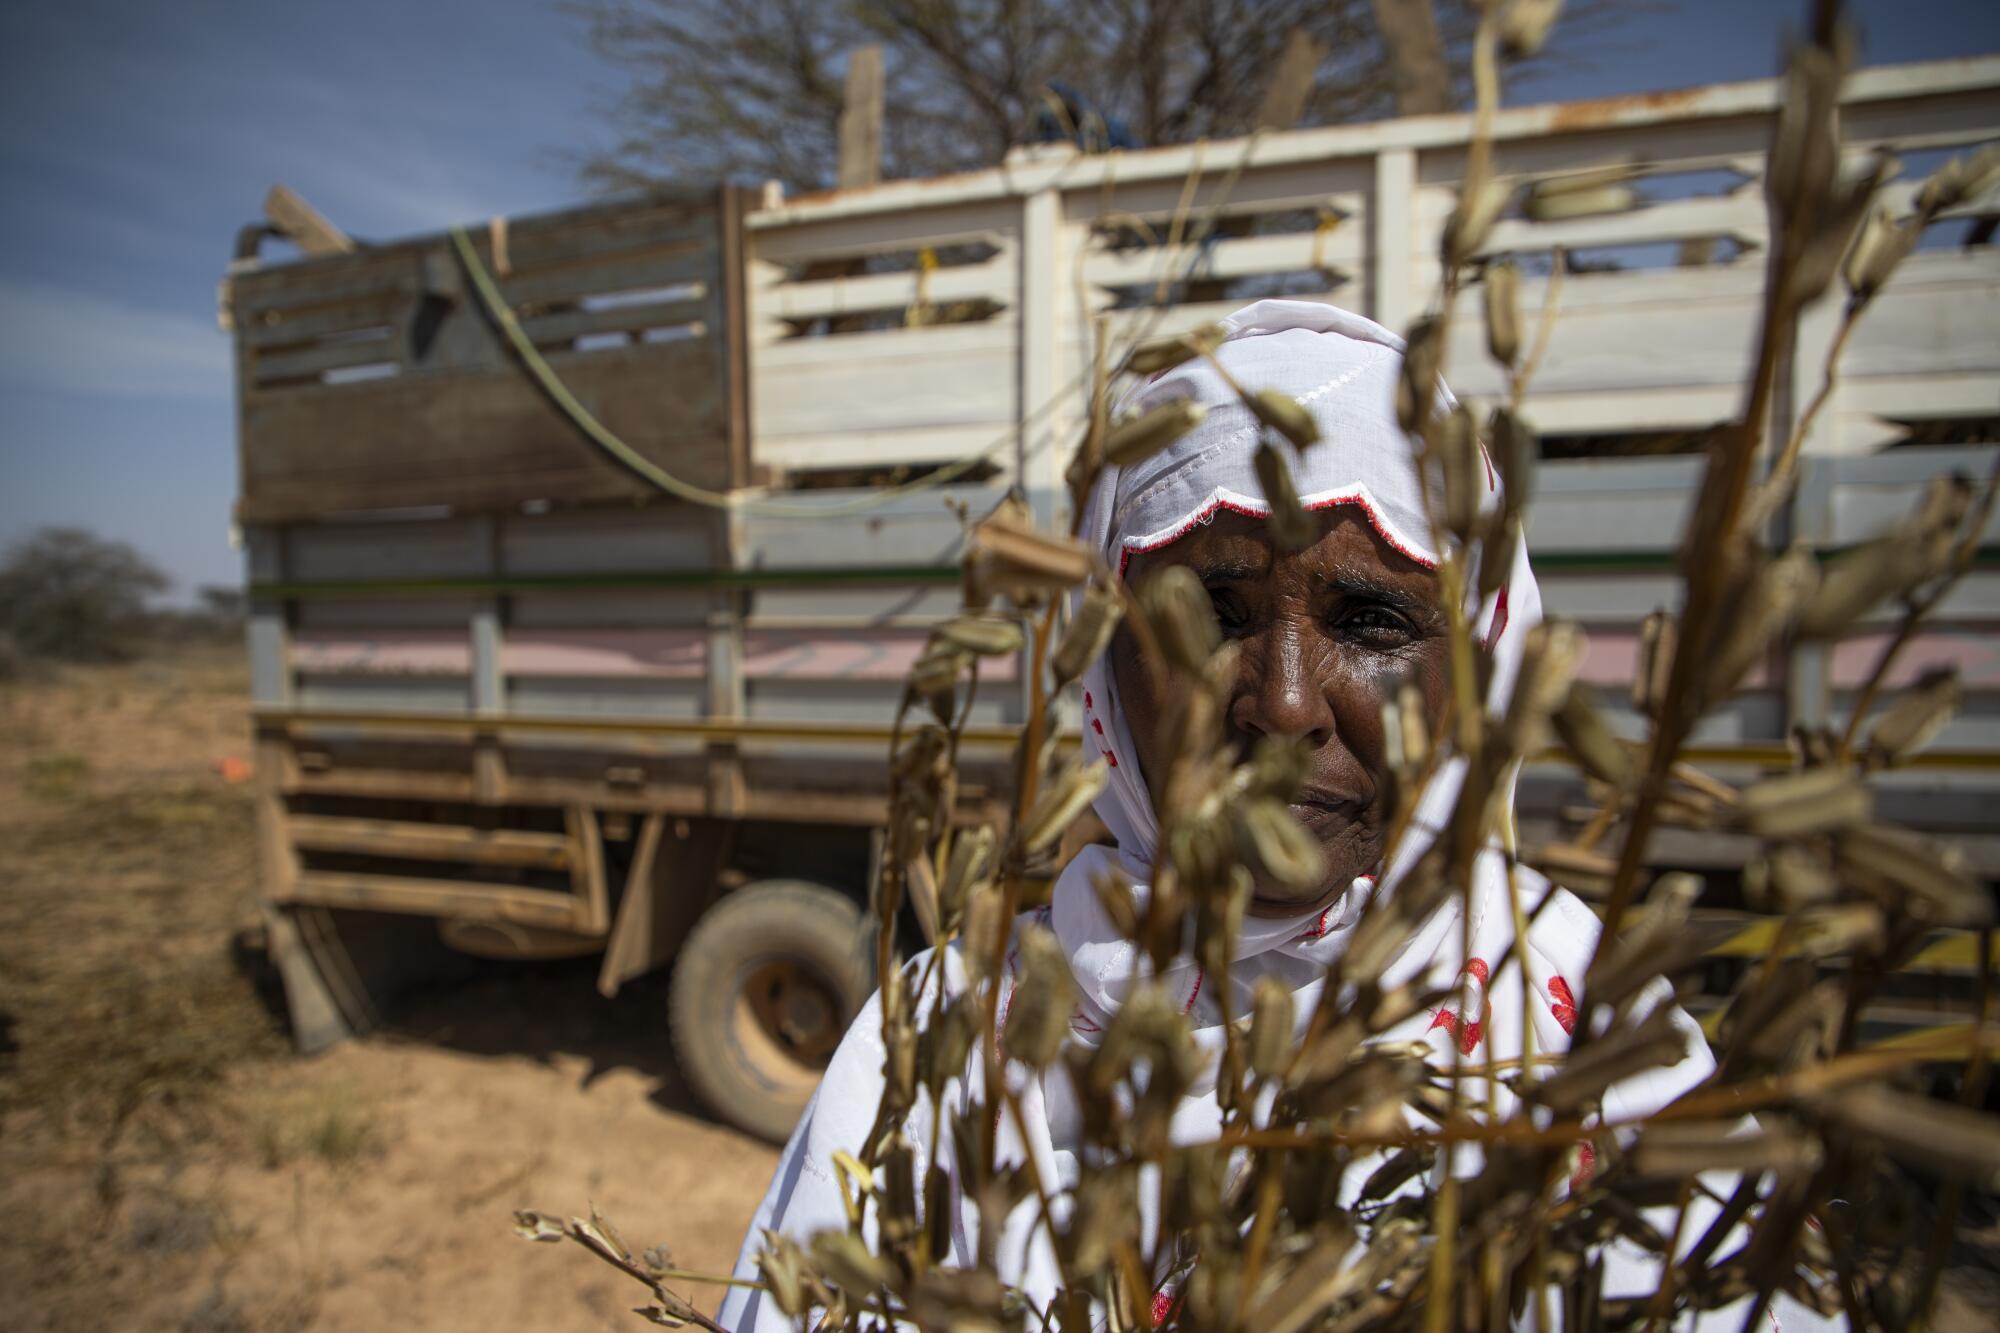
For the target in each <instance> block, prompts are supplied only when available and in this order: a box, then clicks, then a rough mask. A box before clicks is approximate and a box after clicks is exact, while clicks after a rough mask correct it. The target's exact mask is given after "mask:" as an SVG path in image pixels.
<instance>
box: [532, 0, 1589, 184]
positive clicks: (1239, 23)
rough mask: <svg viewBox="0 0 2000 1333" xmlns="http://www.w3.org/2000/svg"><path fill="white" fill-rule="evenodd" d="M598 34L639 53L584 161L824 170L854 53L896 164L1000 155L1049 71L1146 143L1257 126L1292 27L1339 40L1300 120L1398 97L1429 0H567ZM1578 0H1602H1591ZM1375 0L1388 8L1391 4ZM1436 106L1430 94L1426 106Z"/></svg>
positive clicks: (1448, 19) (1356, 113)
mask: <svg viewBox="0 0 2000 1333" xmlns="http://www.w3.org/2000/svg"><path fill="white" fill-rule="evenodd" d="M570 7H571V8H572V9H573V10H574V11H575V12H576V13H578V14H579V15H580V16H581V17H582V18H583V20H584V21H585V23H586V24H587V25H588V28H589V32H590V37H591V40H592V43H593V45H594V46H595V47H596V49H597V50H598V51H599V52H600V53H601V54H602V55H603V56H604V57H605V58H606V59H608V60H610V61H612V62H613V63H615V64H618V65H621V66H624V67H625V68H626V69H628V70H629V71H630V72H631V75H632V82H631V85H630V87H629V89H628V90H627V91H626V92H625V94H624V96H623V98H622V100H621V102H620V104H619V106H618V108H617V111H616V123H617V126H618V139H617V141H616V143H615V145H614V146H613V147H612V148H610V149H609V150H608V151H605V152H601V153H597V154H595V155H592V156H590V157H588V158H586V159H585V160H584V162H583V165H582V171H583V176H584V179H585V181H586V182H587V183H588V184H590V185H592V186H593V187H595V188H600V189H609V190H620V189H629V188H633V187H637V186H644V185H648V184H653V183H657V182H660V181H662V180H673V181H676V182H679V183H683V184H685V183H688V182H693V181H711V180H718V179H723V178H731V177H734V178H738V179H749V180H764V179H776V180H781V181H783V182H785V183H786V184H787V185H788V186H791V187H793V188H816V187H822V186H825V185H828V184H830V183H831V180H832V177H833V172H834V164H835V161H836V157H837V153H836V126H837V123H838V119H839V114H840V109H841V102H842V78H843V71H844V68H845V62H846V59H847V56H848V53H849V52H851V51H853V50H854V49H855V48H857V47H860V46H864V45H869V44H879V45H880V46H881V47H882V48H883V55H884V79H885V101H886V104H887V112H888V114H887V115H886V117H885V123H884V126H883V169H884V171H885V173H886V174H888V175H890V176H920V175H934V174H937V173H940V172H946V171H956V170H965V169H970V168H977V167H983V166H990V165H992V164H993V163H995V162H997V161H999V160H1000V159H1001V157H1002V156H1004V155H1005V153H1006V151H1007V150H1008V149H1009V148H1010V147H1012V146H1013V145H1015V144H1018V143H1021V142H1024V141H1025V140H1026V139H1028V138H1029V137H1031V134H1032V131H1033V128H1034V126H1035V123H1036V121H1037V118H1038V116H1039V115H1041V114H1042V113H1043V110H1044V108H1045V107H1046V106H1047V105H1048V99H1047V90H1048V88H1049V86H1050V85H1051V84H1062V85H1067V86H1068V87H1071V88H1074V89H1076V90H1077V91H1078V92H1080V93H1082V94H1083V95H1084V96H1086V97H1087V98H1089V100H1090V102H1091V103H1092V104H1093V106H1094V107H1095V108H1096V109H1097V110H1099V111H1100V112H1101V113H1102V114H1104V115H1105V116H1106V117H1108V118H1111V119H1115V120H1117V121H1119V122H1121V123H1122V124H1123V125H1124V126H1125V127H1126V128H1128V129H1129V130H1130V132H1131V134H1132V136H1133V138H1134V139H1136V140H1137V141H1138V142H1139V143H1140V144H1143V145H1153V144H1167V143H1182V142H1187V141H1189V140H1193V139H1198V138H1204V137H1222V136H1228V135H1235V134H1242V133H1246V132H1248V131H1249V130H1250V129H1251V128H1253V127H1254V125H1255V123H1256V118H1257V112H1258V107H1259V104H1260V103H1261V101H1262V99H1263V96H1264V93H1265V90H1266V89H1267V88H1268V87H1269V86H1270V82H1271V74H1272V72H1273V70H1274V69H1275V68H1276V67H1277V64H1278V61H1279V58H1280V56H1281V55H1282V53H1283V51H1284V48H1285V45H1286V43H1287V42H1288V41H1289V40H1290V38H1291V34H1292V32H1293V31H1294V30H1299V31H1303V32H1304V33H1306V34H1307V35H1308V36H1310V37H1311V38H1313V39H1314V40H1315V41H1316V42H1317V43H1318V44H1319V45H1320V47H1321V48H1322V49H1323V50H1325V51H1326V53H1327V55H1326V58H1325V59H1324V60H1322V61H1321V62H1320V65H1319V69H1318V74H1317V77H1316V79H1315V80H1314V83H1313V86H1312V89H1311V92H1310V94H1309V95H1308V97H1307V98H1306V102H1305V109H1304V113H1303V116H1302V117H1301V122H1300V123H1302V124H1305V125H1329V124H1339V123H1343V122H1347V121H1354V120H1361V119H1366V118H1369V117H1373V116H1380V115H1386V114H1390V113H1391V112H1393V111H1394V110H1395V109H1396V108H1397V95H1398V90H1399V84H1400V85H1401V86H1402V87H1404V89H1405V91H1406V92H1407V78H1406V76H1403V75H1400V74H1399V70H1398V62H1397V61H1396V60H1394V59H1392V58H1391V56H1392V54H1393V53H1392V52H1391V51H1390V50H1389V49H1388V48H1387V47H1385V43H1384V41H1383V29H1384V27H1387V28H1388V29H1389V30H1390V31H1391V34H1392V35H1394V33H1395V31H1396V29H1397V27H1398V24H1397V23H1396V22H1394V19H1395V18H1396V17H1397V15H1396V13H1395V12H1394V11H1399V10H1400V11H1404V12H1405V15H1406V16H1407V15H1408V14H1414V15H1416V16H1417V17H1418V18H1419V19H1422V18H1424V17H1426V16H1425V15H1424V14H1423V11H1424V10H1425V9H1426V8H1427V5H1426V0H868V3H859V2H857V0H763V2H762V3H742V0H570ZM1571 8H1572V17H1574V10H1576V9H1579V8H1581V9H1586V10H1590V9H1593V8H1595V10H1596V12H1597V13H1598V14H1599V15H1600V16H1601V15H1602V14H1604V13H1606V12H1608V11H1606V10H1605V9H1604V8H1603V7H1602V6H1597V7H1593V6H1591V5H1588V4H1586V5H1580V6H1575V5H1573V6H1572V7H1571ZM1378 13H1380V14H1382V16H1383V17H1384V18H1385V19H1388V20H1390V21H1389V22H1388V23H1386V24H1379V25H1378V21H1377V16H1378ZM1477 22H1478V19H1477V14H1476V12H1475V6H1474V4H1472V3H1471V2H1470V0H1437V3H1436V5H1435V30H1436V33H1437V42H1436V50H1437V51H1438V52H1439V53H1440V54H1441V56H1442V63H1443V66H1444V81H1445V82H1446V84H1447V85H1448V87H1449V89H1450V96H1451V98H1452V100H1453V101H1454V102H1456V101H1459V100H1462V97H1463V95H1464V93H1465V90H1466V87H1467V78H1468V76H1467V68H1468V62H1469V46H1470V40H1471V34H1472V32H1473V30H1474V28H1475V27H1476V26H1477ZM1426 109H1428V108H1426Z"/></svg>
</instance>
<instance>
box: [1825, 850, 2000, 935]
mask: <svg viewBox="0 0 2000 1333" xmlns="http://www.w3.org/2000/svg"><path fill="white" fill-rule="evenodd" d="M1834 863H1835V864H1836V865H1837V866H1838V867H1839V868H1840V869H1841V870H1842V871H1843V872H1844V874H1845V877H1846V878H1848V879H1868V878H1872V879H1874V880H1875V881H1877V882H1878V883H1882V884H1887V885H1889V886H1891V887H1893V888H1895V889H1898V890H1900V891H1902V892H1903V893H1905V894H1907V895H1909V898H1910V899H1912V900H1914V901H1912V902H1909V903H1906V904H1905V905H1906V907H1909V908H1914V909H1915V910H1916V911H1917V913H1918V914H1919V915H1921V916H1923V917H1925V918H1927V919H1929V920H1932V921H1937V922H1939V923H1941V924H1944V925H1948V926H1964V927H1972V926H1983V925H1987V924H1989V923H1991V921H1992V920H1993V899H1992V897H1991V896H1990V895H1989V894H1988V893H1987V892H1986V890H1985V888H1984V887H1983V886H1982V885H1981V884H1980V883H1979V881H1978V880H1976V879H1974V878H1973V877H1972V876H1971V875H1969V874H1967V873H1966V872H1965V868H1964V864H1963V861H1962V859H1961V858H1959V857H1957V856H1956V855H1955V854H1952V853H1940V851H1939V850H1938V849H1937V848H1936V847H1935V846H1934V845H1932V843H1931V842H1930V840H1929V839H1927V838H1925V837H1924V836H1923V835H1921V834H1918V833H1913V832H1911V831H1910V830H1908V829H1900V828H1891V827H1889V826H1888V825H1885V824H1859V825H1856V826H1855V827H1853V828H1850V829H1847V830H1845V831H1843V832H1842V833H1841V835H1840V837H1839V838H1838V839H1837V840H1836V841H1835V843H1834Z"/></svg>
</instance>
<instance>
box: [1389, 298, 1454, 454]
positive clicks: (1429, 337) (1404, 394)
mask: <svg viewBox="0 0 2000 1333" xmlns="http://www.w3.org/2000/svg"><path fill="white" fill-rule="evenodd" d="M1404 342H1405V347H1404V350H1403V367H1402V375H1401V377H1400V378H1399V379H1398V381H1397V384H1396V420H1397V421H1399V422H1400V423H1402V427H1403V429H1404V431H1406V432H1408V433H1409V434H1412V435H1414V434H1415V433H1416V431H1417V428H1418V427H1419V426H1421V425H1423V423H1424V420H1425V418H1427V417H1429V416H1430V412H1431V403H1432V402H1433V401H1434V400H1435V399H1436V397H1437V382H1438V371H1439V370H1440V369H1441V368H1442V367H1443V364H1444V330H1443V329H1441V328H1439V327H1438V322H1437V321H1436V320H1435V319H1432V318H1429V317H1425V318H1423V319H1420V320H1418V321H1417V322H1416V323H1414V324H1412V325H1410V328H1409V331H1408V332H1407V333H1406V334H1405V335H1404Z"/></svg>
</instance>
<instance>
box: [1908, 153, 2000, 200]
mask: <svg viewBox="0 0 2000 1333" xmlns="http://www.w3.org/2000/svg"><path fill="white" fill-rule="evenodd" d="M1995 179H2000V149H1996V148H1994V146H1993V145H1991V144H1988V145H1987V146H1986V147H1984V148H1982V149H1980V150H1979V151H1978V152H1976V153H1974V154H1973V155H1972V156H1971V157H1969V158H1964V157H1954V158H1952V159H1951V160H1950V161H1949V162H1946V163H1945V164H1944V165H1943V166H1941V167H1939V168H1938V169H1937V170H1936V171H1935V172H1934V173H1932V175H1931V177H1930V179H1928V180H1926V181H1925V182H1924V183H1923V185H1922V186H1921V187H1920V188H1919V189H1918V190H1917V211H1918V212H1919V213H1922V214H1925V215H1928V216H1936V215H1937V214H1939V213H1942V212H1944V211H1946V210H1947V209H1952V208H1956V207H1958V206H1959V205H1960V204H1962V203H1965V202H1966V201H1967V200H1971V199H1977V198H1978V197H1979V196H1980V195H1982V194H1985V193H1986V192H1987V191H1988V190H1989V189H1991V188H1993V183H1994V181H1995Z"/></svg>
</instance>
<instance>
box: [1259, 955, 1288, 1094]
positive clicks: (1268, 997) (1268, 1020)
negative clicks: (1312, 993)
mask: <svg viewBox="0 0 2000 1333" xmlns="http://www.w3.org/2000/svg"><path fill="white" fill-rule="evenodd" d="M1292 1022H1293V1017H1292V992H1291V990H1290V988H1289V987H1287V986H1286V985H1285V984H1284V983H1283V982H1281V981H1279V980H1278V979H1277V978H1276V977H1269V976H1266V977H1259V978H1257V986H1256V989H1255V990H1254V991H1253V992H1252V994H1251V999H1250V1068H1251V1069H1252V1070H1253V1071H1255V1073H1256V1075H1257V1077H1259V1078H1276V1077H1277V1076H1278V1075H1279V1074H1280V1073H1282V1072H1283V1071H1284V1067H1285V1059H1286V1057H1287V1056H1289V1055H1290V1054H1291V1053H1292Z"/></svg>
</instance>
